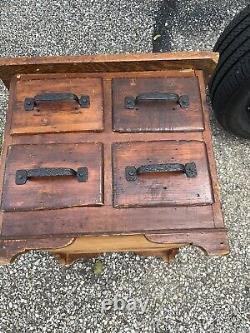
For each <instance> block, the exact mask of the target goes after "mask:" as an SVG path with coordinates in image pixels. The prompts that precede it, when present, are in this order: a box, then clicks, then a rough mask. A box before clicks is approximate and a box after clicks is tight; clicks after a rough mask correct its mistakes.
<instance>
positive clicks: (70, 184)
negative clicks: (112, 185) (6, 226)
mask: <svg viewBox="0 0 250 333" xmlns="http://www.w3.org/2000/svg"><path fill="white" fill-rule="evenodd" d="M80 167H87V168H88V179H87V181H86V182H79V181H78V180H77V178H76V177H73V176H67V177H45V178H34V179H30V180H28V181H27V182H26V184H23V185H17V184H16V183H15V177H16V171H17V170H29V169H39V168H72V169H74V170H77V169H78V168H80ZM102 169H103V157H102V145H101V144H95V143H93V144H90V143H86V144H83V143H81V144H51V145H14V146H9V149H8V155H7V164H6V171H5V177H4V190H3V197H2V210H3V211H15V212H17V211H23V210H27V211H28V210H44V209H58V208H67V207H75V206H91V205H92V206H95V205H102V204H103V176H102V173H103V170H102ZM17 214H18V213H17Z"/></svg>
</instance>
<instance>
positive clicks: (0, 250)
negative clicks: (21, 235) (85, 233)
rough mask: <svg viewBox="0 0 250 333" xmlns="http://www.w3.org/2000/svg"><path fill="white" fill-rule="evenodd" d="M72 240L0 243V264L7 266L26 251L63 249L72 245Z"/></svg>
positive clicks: (30, 240) (56, 239)
mask: <svg viewBox="0 0 250 333" xmlns="http://www.w3.org/2000/svg"><path fill="white" fill-rule="evenodd" d="M73 241H74V238H66V237H65V238H53V239H52V238H48V239H15V240H1V241H0V264H8V263H10V262H12V261H13V260H15V258H16V257H17V256H18V255H21V254H22V253H25V252H26V251H28V250H35V249H39V250H43V249H46V250H47V249H52V248H53V249H55V248H59V247H65V246H67V245H69V244H70V243H72V242H73Z"/></svg>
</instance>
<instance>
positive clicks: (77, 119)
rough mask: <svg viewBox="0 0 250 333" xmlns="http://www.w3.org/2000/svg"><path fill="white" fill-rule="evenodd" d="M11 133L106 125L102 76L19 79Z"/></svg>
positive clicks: (59, 130) (49, 131)
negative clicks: (104, 120) (100, 77)
mask: <svg viewBox="0 0 250 333" xmlns="http://www.w3.org/2000/svg"><path fill="white" fill-rule="evenodd" d="M13 98H14V104H13V105H14V112H13V117H12V125H11V134H33V133H34V134H37V133H56V132H76V131H101V130H102V129H103V87H102V79H99V78H55V77H53V78H51V79H49V78H48V76H46V78H44V79H43V78H42V75H41V78H40V79H25V77H24V78H22V79H21V80H19V81H17V83H16V94H15V96H13Z"/></svg>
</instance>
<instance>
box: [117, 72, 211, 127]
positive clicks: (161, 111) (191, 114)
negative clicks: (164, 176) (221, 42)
mask: <svg viewBox="0 0 250 333" xmlns="http://www.w3.org/2000/svg"><path fill="white" fill-rule="evenodd" d="M112 91H113V130H114V131H118V132H173V131H203V130H204V121H203V115H202V105H201V98H200V91H199V85H198V82H197V78H196V77H195V76H188V77H180V76H179V77H173V76H172V77H171V76H170V77H168V76H167V74H166V77H158V78H157V77H152V78H118V79H114V80H113V82H112Z"/></svg>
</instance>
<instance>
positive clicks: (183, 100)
mask: <svg viewBox="0 0 250 333" xmlns="http://www.w3.org/2000/svg"><path fill="white" fill-rule="evenodd" d="M152 101H153V102H154V101H160V102H175V103H177V104H179V105H180V107H182V108H188V107H189V97H188V96H187V95H182V96H179V95H177V94H174V93H159V92H150V93H144V94H140V95H138V96H136V97H133V96H127V97H125V100H124V104H125V108H126V109H134V108H135V107H136V105H137V104H139V103H140V102H152Z"/></svg>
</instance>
